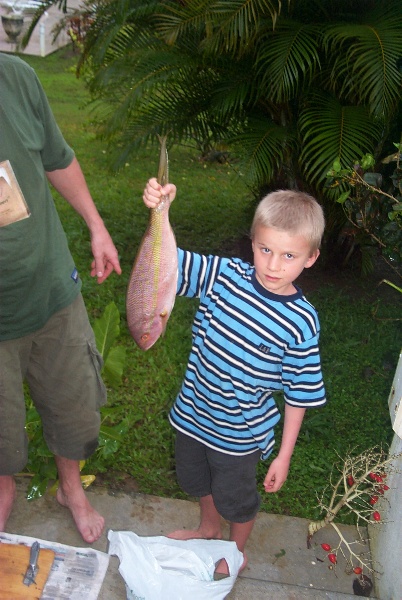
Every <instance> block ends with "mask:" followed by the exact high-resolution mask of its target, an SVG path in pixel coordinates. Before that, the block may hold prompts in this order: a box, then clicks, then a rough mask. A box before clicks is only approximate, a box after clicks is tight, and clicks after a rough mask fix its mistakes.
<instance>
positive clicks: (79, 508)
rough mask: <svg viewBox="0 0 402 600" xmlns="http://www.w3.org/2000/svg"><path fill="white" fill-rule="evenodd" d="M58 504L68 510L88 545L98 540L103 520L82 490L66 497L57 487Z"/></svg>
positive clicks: (103, 523)
mask: <svg viewBox="0 0 402 600" xmlns="http://www.w3.org/2000/svg"><path fill="white" fill-rule="evenodd" d="M56 498H57V501H58V502H59V504H61V505H62V506H65V507H66V508H68V509H69V510H70V512H71V514H72V516H73V519H74V521H75V524H76V526H77V529H78V531H79V532H80V534H81V536H82V538H83V540H84V541H85V542H87V543H88V544H92V543H93V542H96V540H97V539H99V538H100V536H101V534H102V531H103V528H104V526H105V520H104V518H103V517H102V515H100V514H99V513H98V512H97V511H96V510H95V509H94V508H93V507H92V506H91V505H90V503H89V501H88V498H87V497H86V495H85V492H84V490H83V489H82V488H81V489H78V490H77V491H75V492H74V493H71V492H70V493H69V494H68V495H67V494H66V493H64V492H63V490H62V489H61V488H60V487H59V488H58V490H57V492H56Z"/></svg>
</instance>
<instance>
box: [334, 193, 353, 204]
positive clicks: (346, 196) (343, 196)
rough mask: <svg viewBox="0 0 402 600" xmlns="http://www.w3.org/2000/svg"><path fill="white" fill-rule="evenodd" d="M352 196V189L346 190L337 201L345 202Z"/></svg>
mask: <svg viewBox="0 0 402 600" xmlns="http://www.w3.org/2000/svg"><path fill="white" fill-rule="evenodd" d="M349 196H350V190H347V191H346V192H343V194H341V195H340V196H339V198H338V199H337V203H338V204H343V203H344V202H346V200H347V199H348V198H349Z"/></svg>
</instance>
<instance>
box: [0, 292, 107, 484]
mask: <svg viewBox="0 0 402 600" xmlns="http://www.w3.org/2000/svg"><path fill="white" fill-rule="evenodd" d="M102 364H103V363H102V357H101V355H100V354H99V352H98V350H97V349H96V344H95V337H94V333H93V331H92V328H91V325H90V323H89V319H88V315H87V311H86V308H85V305H84V302H83V299H82V296H81V294H80V295H79V296H78V297H77V298H76V299H75V300H74V302H72V304H70V305H69V306H67V307H66V308H63V309H62V310H60V311H58V312H57V313H55V314H54V315H53V316H52V317H50V319H49V320H48V322H47V323H46V325H45V326H44V327H42V328H41V329H39V330H38V331H36V332H34V333H32V334H29V335H26V336H24V337H22V338H18V339H15V340H7V341H3V342H0V369H1V370H0V475H13V474H15V473H18V472H19V471H21V469H23V468H24V466H25V465H26V463H27V459H28V439H27V434H26V430H25V419H26V410H25V397H24V387H23V386H24V381H25V382H26V384H27V385H28V387H29V391H30V395H31V398H32V401H33V403H34V405H35V407H36V409H37V411H38V413H39V415H40V417H41V420H42V426H43V436H44V439H45V441H46V444H47V446H48V448H49V450H50V451H51V452H52V453H53V454H55V455H57V456H61V457H63V458H68V459H71V460H85V459H86V458H88V457H89V456H91V454H93V452H94V451H95V450H96V448H97V446H98V435H99V428H100V407H101V406H102V405H103V404H105V402H106V388H105V385H104V383H103V381H102V378H101V374H100V373H101V368H102Z"/></svg>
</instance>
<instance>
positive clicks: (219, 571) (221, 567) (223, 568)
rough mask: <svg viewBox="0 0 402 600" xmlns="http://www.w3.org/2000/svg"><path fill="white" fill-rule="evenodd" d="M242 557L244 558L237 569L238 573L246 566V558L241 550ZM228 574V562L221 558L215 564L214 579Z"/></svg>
mask: <svg viewBox="0 0 402 600" xmlns="http://www.w3.org/2000/svg"><path fill="white" fill-rule="evenodd" d="M243 558H244V560H243V564H242V566H241V567H240V569H239V573H241V572H242V571H243V570H244V569H245V568H246V567H247V563H248V558H247V555H246V554H245V553H244V552H243ZM228 575H230V573H229V567H228V563H227V562H226V560H225V559H224V558H222V559H221V560H220V561H219V562H218V564H217V565H216V569H215V573H214V576H215V578H216V579H222V577H225V576H226V577H227V576H228Z"/></svg>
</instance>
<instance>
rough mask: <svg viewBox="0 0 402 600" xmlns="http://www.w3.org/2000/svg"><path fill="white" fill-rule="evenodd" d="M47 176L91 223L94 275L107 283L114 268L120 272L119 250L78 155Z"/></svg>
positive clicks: (92, 269)
mask: <svg viewBox="0 0 402 600" xmlns="http://www.w3.org/2000/svg"><path fill="white" fill-rule="evenodd" d="M46 175H47V178H48V180H49V181H50V183H51V184H52V185H53V187H54V188H55V189H56V190H57V191H58V192H59V194H61V196H63V198H64V199H65V200H67V202H68V203H69V204H71V206H72V207H73V208H74V210H76V211H77V213H78V214H79V215H81V217H82V218H83V219H84V221H85V223H86V224H87V226H88V229H89V231H90V235H91V247H92V254H93V256H94V260H93V261H92V264H91V275H92V277H95V276H96V277H97V278H98V283H103V281H105V279H106V278H107V277H108V276H109V275H110V273H112V271H113V270H114V271H116V273H118V274H119V275H120V274H121V267H120V263H119V258H118V253H117V250H116V248H115V245H114V244H113V240H112V238H111V237H110V235H109V233H108V231H107V229H106V227H105V224H104V222H103V220H102V218H101V216H100V214H99V212H98V209H97V208H96V206H95V203H94V201H93V200H92V196H91V194H90V191H89V189H88V186H87V183H86V181H85V177H84V174H83V172H82V170H81V167H80V165H79V162H78V160H77V159H76V158H75V157H74V158H73V161H72V162H71V164H70V165H69V166H68V167H66V168H65V169H57V170H56V171H47V172H46Z"/></svg>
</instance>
